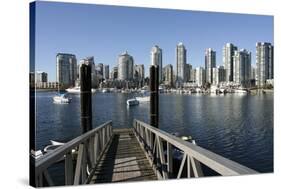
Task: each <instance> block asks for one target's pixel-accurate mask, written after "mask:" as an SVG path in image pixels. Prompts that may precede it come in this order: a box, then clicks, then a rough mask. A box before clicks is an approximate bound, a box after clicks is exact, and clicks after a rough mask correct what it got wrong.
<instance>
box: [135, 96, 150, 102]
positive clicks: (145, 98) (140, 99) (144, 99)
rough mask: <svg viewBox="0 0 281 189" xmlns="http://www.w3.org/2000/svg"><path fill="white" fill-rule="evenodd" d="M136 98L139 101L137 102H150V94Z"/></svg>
mask: <svg viewBox="0 0 281 189" xmlns="http://www.w3.org/2000/svg"><path fill="white" fill-rule="evenodd" d="M136 100H137V101H139V103H142V102H150V96H138V97H136Z"/></svg>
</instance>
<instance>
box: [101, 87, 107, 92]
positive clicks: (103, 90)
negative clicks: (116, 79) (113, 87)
mask: <svg viewBox="0 0 281 189" xmlns="http://www.w3.org/2000/svg"><path fill="white" fill-rule="evenodd" d="M101 92H102V93H108V92H109V89H107V88H105V89H102V91H101Z"/></svg>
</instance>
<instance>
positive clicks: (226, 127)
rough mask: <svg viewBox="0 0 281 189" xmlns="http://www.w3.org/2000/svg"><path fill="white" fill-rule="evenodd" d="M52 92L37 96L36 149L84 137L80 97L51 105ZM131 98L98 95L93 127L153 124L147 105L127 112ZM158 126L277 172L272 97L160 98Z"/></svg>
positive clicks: (262, 168) (95, 102) (168, 95)
mask: <svg viewBox="0 0 281 189" xmlns="http://www.w3.org/2000/svg"><path fill="white" fill-rule="evenodd" d="M54 95H55V93H54V92H37V93H36V148H37V150H38V149H41V150H42V149H43V148H44V147H45V146H46V145H48V144H50V141H49V140H56V141H61V142H67V141H69V140H71V139H72V138H74V137H76V136H78V135H80V134H81V127H80V96H79V95H71V97H72V102H71V103H70V104H53V102H52V97H53V96H54ZM132 96H133V94H122V93H95V94H94V95H93V98H92V101H93V127H96V126H98V125H100V124H102V123H104V122H106V121H108V120H112V121H113V127H114V128H122V127H132V122H133V119H134V118H136V119H139V120H142V121H144V122H147V123H149V104H148V103H147V104H140V105H139V106H134V107H130V108H128V107H127V105H126V100H127V99H128V98H130V97H132ZM159 108H160V110H159V114H160V116H159V117H160V118H159V128H160V129H162V130H165V131H167V132H170V133H171V132H178V133H180V134H181V135H186V136H189V135H190V136H192V138H193V139H195V141H196V143H197V144H198V145H199V146H201V147H204V148H206V149H209V150H211V151H213V152H215V153H218V154H220V155H222V156H224V157H226V158H229V159H231V160H234V161H236V162H238V163H241V164H243V165H245V166H248V167H250V168H252V169H255V170H257V171H259V172H272V171H273V95H272V94H260V95H254V96H253V95H235V94H227V95H214V96H213V95H175V94H161V95H160V97H159Z"/></svg>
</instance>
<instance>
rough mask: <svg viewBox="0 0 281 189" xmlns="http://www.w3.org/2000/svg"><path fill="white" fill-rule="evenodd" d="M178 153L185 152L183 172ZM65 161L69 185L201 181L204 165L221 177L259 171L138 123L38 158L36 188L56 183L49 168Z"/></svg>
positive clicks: (95, 133) (108, 127)
mask: <svg viewBox="0 0 281 189" xmlns="http://www.w3.org/2000/svg"><path fill="white" fill-rule="evenodd" d="M73 150H75V151H76V152H77V153H73ZM174 150H180V151H181V153H182V154H183V155H182V158H181V160H180V166H179V168H175V167H173V165H174V161H175V157H174V153H173V152H174ZM61 158H63V159H64V160H63V161H64V164H65V166H64V180H65V185H79V184H96V183H111V182H125V181H143V180H162V179H177V178H191V177H203V176H204V172H203V171H202V168H201V165H202V164H204V165H205V166H207V167H209V168H210V169H212V170H214V171H215V172H217V173H218V174H220V175H227V176H229V175H245V174H256V173H258V172H256V171H255V170H252V169H250V168H248V167H245V166H243V165H241V164H238V163H236V162H234V161H231V160H229V159H226V158H224V157H222V156H220V155H218V154H215V153H213V152H211V151H209V150H206V149H204V148H201V147H199V146H197V145H194V144H192V143H190V142H186V141H183V140H182V139H180V138H178V137H176V136H174V135H171V134H169V133H166V132H165V131H162V130H160V129H158V128H154V127H152V126H150V125H148V124H146V123H143V122H141V121H139V120H135V121H134V124H133V127H131V128H127V129H113V128H112V122H111V121H109V122H106V123H104V124H102V125H100V126H99V127H97V128H95V129H92V130H90V131H88V132H87V133H84V134H83V135H81V136H78V137H77V138H74V139H73V140H71V141H69V142H67V143H65V144H64V145H62V146H60V147H58V148H57V149H55V150H54V151H52V152H50V153H47V154H45V155H44V156H42V157H40V158H39V159H37V160H36V161H35V170H36V173H35V175H36V179H35V183H36V186H38V187H41V186H53V185H56V184H55V183H54V181H53V179H52V175H51V174H50V173H49V171H48V169H49V168H50V167H51V166H55V164H56V162H57V161H58V160H59V159H61Z"/></svg>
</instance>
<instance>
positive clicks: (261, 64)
mask: <svg viewBox="0 0 281 189" xmlns="http://www.w3.org/2000/svg"><path fill="white" fill-rule="evenodd" d="M273 60H274V58H273V46H272V45H271V43H264V42H263V43H262V42H258V43H256V65H257V70H256V71H257V73H256V74H257V85H258V86H259V87H263V86H264V85H265V83H266V80H267V79H273V77H274V75H273Z"/></svg>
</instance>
